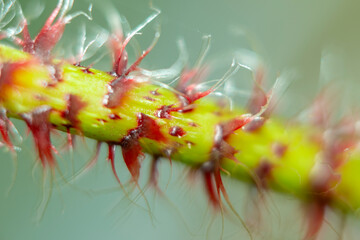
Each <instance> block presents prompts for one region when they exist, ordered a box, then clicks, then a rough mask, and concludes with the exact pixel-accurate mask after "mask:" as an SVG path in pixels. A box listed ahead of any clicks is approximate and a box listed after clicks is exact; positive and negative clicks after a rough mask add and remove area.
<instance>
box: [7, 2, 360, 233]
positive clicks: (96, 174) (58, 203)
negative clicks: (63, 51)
mask: <svg viewBox="0 0 360 240" xmlns="http://www.w3.org/2000/svg"><path fill="white" fill-rule="evenodd" d="M19 2H20V4H21V5H22V6H23V9H24V14H25V15H26V16H33V17H34V16H36V15H38V14H39V13H40V12H41V11H39V9H41V6H43V7H44V12H43V13H42V14H41V15H40V16H39V17H38V18H36V19H33V20H31V25H30V31H31V33H32V35H33V36H34V35H35V33H36V32H37V31H38V30H39V28H40V27H41V24H42V23H43V22H44V21H45V19H46V17H47V16H48V14H49V12H50V11H51V10H52V9H53V8H54V6H55V5H56V2H52V1H51V2H50V1H48V2H45V1H42V2H41V3H40V4H39V3H38V1H35V0H31V1H25V0H24V1H19ZM149 3H150V2H149V1H130V0H126V1H113V2H112V3H111V4H112V5H111V6H113V7H115V8H116V9H117V11H118V12H119V13H120V14H121V15H123V16H125V17H126V18H127V19H128V21H129V22H130V25H131V26H132V27H133V28H134V27H135V26H137V24H139V23H141V22H142V21H143V19H145V18H146V17H147V16H149V15H150V14H151V10H150V8H149V5H150V4H149ZM88 4H89V2H86V1H76V3H75V4H74V10H73V11H76V10H78V9H82V10H86V9H87V6H88ZM152 4H153V6H155V7H157V8H159V9H160V10H161V11H162V13H161V15H160V16H159V18H158V19H157V20H156V21H155V22H158V23H160V25H161V34H162V36H161V38H160V40H159V42H158V44H157V46H156V47H155V48H154V50H153V51H152V52H151V54H149V56H148V57H147V59H146V60H145V61H144V63H143V64H142V66H144V67H146V68H149V69H157V68H166V67H169V66H170V65H171V64H172V62H174V61H175V60H176V59H177V56H178V49H177V45H176V42H177V40H178V39H180V38H183V39H184V41H185V42H186V45H187V49H188V51H189V55H190V64H193V63H194V62H195V61H196V58H197V56H198V53H199V50H200V48H201V38H202V36H203V35H208V34H211V35H212V45H211V50H210V53H209V56H208V58H207V59H208V60H209V61H211V62H213V63H214V65H215V67H214V69H215V70H214V71H213V72H212V73H211V75H210V78H212V77H213V78H218V77H219V76H221V75H222V74H223V73H224V72H225V71H226V69H227V68H228V66H229V64H230V63H231V60H232V57H233V54H234V52H236V51H237V50H239V49H243V48H245V49H249V50H253V51H255V52H257V53H258V54H259V56H261V58H263V59H264V62H265V63H266V67H267V68H268V71H269V74H268V79H269V81H268V85H269V86H271V84H272V83H273V81H274V79H275V77H276V76H277V74H279V73H281V72H284V71H292V72H294V74H292V75H291V78H290V79H289V81H291V82H292V84H291V86H290V87H289V89H288V90H287V91H286V93H284V94H283V96H282V98H281V101H280V102H279V106H278V112H279V113H278V114H280V115H284V116H287V117H292V118H294V117H298V116H299V113H300V112H301V111H302V110H304V109H305V107H306V106H308V105H309V104H311V102H312V99H313V98H314V97H315V96H316V94H317V93H319V91H320V89H322V88H323V87H324V86H327V85H328V84H329V83H335V85H336V86H337V88H338V89H339V94H337V95H336V96H337V97H338V98H336V99H337V100H336V102H338V103H339V107H338V108H339V111H340V112H341V111H348V110H349V109H356V105H357V102H358V100H359V97H358V93H357V90H358V89H359V82H360V81H359V80H358V78H359V76H360V68H359V67H358V66H360V65H359V64H360V61H359V56H360V48H359V43H360V29H359V23H360V15H359V14H358V12H359V10H360V4H358V3H356V1H339V0H337V1H336V0H319V1H292V0H252V1H240V0H238V1H236V0H224V1H216V0H199V1H191V0H183V1H165V0H163V1H161V0H158V1H156V0H154V1H152ZM93 15H94V20H93V21H92V22H87V23H86V25H87V26H88V27H89V28H92V27H93V26H95V25H98V26H102V27H103V28H105V29H108V25H107V23H106V21H105V17H104V16H105V15H106V4H104V1H97V2H94V9H93ZM82 22H86V21H84V18H82V17H80V18H78V19H75V20H74V21H72V23H71V24H70V26H69V28H68V29H67V30H66V32H65V35H64V39H63V45H62V46H66V45H67V44H71V43H73V42H74V39H76V38H77V37H78V36H79V33H78V31H77V29H78V28H79V26H80V24H81V23H82ZM154 25H155V24H150V25H149V27H147V28H146V29H144V31H142V32H143V35H141V36H138V37H137V40H138V41H139V43H140V45H141V47H142V48H143V49H145V48H146V47H147V46H148V45H149V44H150V42H151V40H152V38H153V33H154ZM130 59H133V56H131V55H130ZM98 66H99V67H101V68H102V69H103V70H109V69H110V67H106V66H110V65H109V61H108V60H106V59H104V61H103V62H101V63H99V64H98ZM232 81H234V84H235V85H236V86H237V87H238V88H239V89H241V90H244V91H245V92H250V86H251V81H252V80H251V74H250V73H249V72H247V71H241V72H240V73H239V74H238V75H237V78H236V80H232ZM237 101H238V102H239V104H242V103H243V102H244V96H240V97H239V100H237ZM300 116H301V115H300ZM14 122H15V125H16V126H17V127H18V129H19V131H20V133H21V135H22V136H24V142H23V143H21V144H20V147H21V151H20V152H19V153H18V157H17V159H18V166H17V169H18V172H17V176H16V180H15V182H14V183H13V186H12V188H11V191H10V192H9V194H6V193H7V190H8V188H9V187H10V186H11V184H12V175H13V172H14V168H13V160H12V158H11V155H10V154H9V153H8V152H7V151H5V150H4V151H2V152H1V159H2V161H0V239H4V240H5V239H6V240H7V239H9V240H12V239H88V240H92V239H219V238H220V236H221V230H222V225H223V224H222V217H221V214H220V213H219V212H218V213H214V212H213V211H212V209H211V208H209V206H208V204H207V199H206V196H205V194H204V189H203V186H202V184H201V181H200V179H199V178H194V179H191V178H189V177H188V171H187V170H186V169H184V168H183V166H181V165H180V164H178V163H173V166H172V168H171V167H170V165H169V163H168V161H166V160H165V161H162V163H161V166H160V171H159V172H160V188H161V189H162V191H163V193H164V195H165V196H162V195H161V194H160V193H157V192H156V191H154V189H147V190H146V193H145V195H146V199H147V200H148V202H149V204H150V209H151V211H152V215H151V214H149V213H148V212H147V210H146V209H147V206H146V204H145V201H144V198H143V197H141V196H139V194H138V193H139V191H138V190H137V189H136V188H135V190H134V192H133V193H132V194H131V196H130V198H131V199H135V200H132V201H130V200H129V198H127V197H126V196H125V197H124V193H123V191H121V189H119V187H118V185H117V183H116V181H115V179H114V177H113V176H112V173H111V169H110V165H109V164H108V163H107V162H106V161H105V159H106V151H105V150H106V147H105V146H103V149H102V152H101V155H100V158H99V162H98V164H97V165H96V166H95V167H94V168H93V169H91V170H90V171H89V172H87V173H86V174H84V175H83V176H81V177H79V178H78V179H77V180H76V181H75V182H71V183H69V182H66V181H64V180H63V179H62V176H61V174H59V173H57V175H56V177H55V178H54V181H53V182H54V184H53V186H52V189H53V191H52V196H51V199H50V201H49V203H48V206H47V208H46V211H45V212H44V216H43V218H42V219H41V220H40V221H39V220H37V219H36V217H37V214H38V212H39V208H38V206H39V203H40V202H41V199H42V193H43V189H42V187H41V186H42V184H43V182H44V181H43V179H42V175H43V172H42V170H41V167H40V165H39V164H36V153H35V151H34V147H33V143H32V139H31V136H30V135H29V136H27V134H26V133H27V132H26V129H25V127H24V124H23V123H22V122H19V121H14ZM53 139H54V141H55V145H56V147H57V148H58V149H59V151H60V154H59V155H58V161H59V166H60V169H61V173H62V175H63V177H64V178H65V179H67V181H70V180H71V177H72V176H73V170H72V169H73V168H74V169H75V171H76V170H79V169H81V167H82V166H84V165H85V164H86V162H87V161H88V160H89V159H90V158H91V156H92V155H93V152H94V146H95V142H94V141H91V140H82V139H81V138H78V139H77V140H78V141H77V144H76V148H75V150H74V156H73V160H71V159H72V157H71V154H69V153H68V152H66V151H65V150H62V148H63V146H64V143H65V135H63V134H62V135H59V134H54V135H53ZM120 155H121V153H120V151H118V152H117V159H118V165H117V168H118V169H119V175H120V176H121V179H122V180H123V182H126V180H127V179H129V174H128V172H127V170H126V168H125V166H124V164H123V163H121V161H119V160H120V159H121V157H120ZM73 165H74V166H73ZM148 169H149V159H146V160H145V161H144V165H143V167H142V178H141V186H145V185H146V181H147V177H148V174H147V172H148ZM45 182H46V183H47V185H46V190H45V193H49V191H48V187H49V182H50V177H49V175H48V176H47V179H46V181H45ZM225 186H226V187H227V189H228V192H229V193H230V199H231V201H232V202H233V204H234V206H235V208H236V209H237V211H238V212H239V213H240V214H241V216H243V217H244V218H246V219H247V221H248V224H249V226H251V232H252V233H253V235H254V238H255V239H301V237H302V234H303V232H304V229H305V228H304V226H303V225H302V218H301V217H302V215H303V213H304V212H303V211H302V207H303V206H302V205H301V203H299V202H297V201H296V200H294V199H292V198H291V197H289V196H279V195H276V194H270V195H269V197H268V200H267V201H266V204H264V203H261V201H259V200H258V201H256V198H255V196H256V194H255V191H254V189H252V188H251V187H249V186H247V185H244V184H242V183H239V182H236V181H232V180H231V179H228V178H226V177H225ZM131 189H132V187H131V186H129V187H128V190H129V191H130V190H131ZM133 201H134V202H136V204H135V203H133ZM224 215H225V216H224V217H225V224H224V234H223V238H224V239H247V238H248V236H247V234H246V232H245V231H244V229H243V227H242V226H241V224H240V223H239V221H238V220H236V218H235V217H234V214H232V213H231V211H226V212H225V213H224ZM327 217H328V218H329V220H330V222H331V224H332V225H333V227H335V228H336V229H338V231H340V227H339V226H340V225H341V222H340V220H341V218H340V217H339V216H338V215H336V214H334V213H332V212H330V213H329V214H328V215H327ZM356 229H359V221H358V220H357V219H355V218H353V217H349V219H348V221H347V227H346V231H345V232H346V233H345V234H346V235H345V238H344V239H356V236H357V234H358V231H357V230H356ZM321 236H322V237H323V239H337V237H338V236H337V235H336V233H335V232H334V231H332V230H331V228H330V227H329V225H325V226H324V229H323V231H322V233H321Z"/></svg>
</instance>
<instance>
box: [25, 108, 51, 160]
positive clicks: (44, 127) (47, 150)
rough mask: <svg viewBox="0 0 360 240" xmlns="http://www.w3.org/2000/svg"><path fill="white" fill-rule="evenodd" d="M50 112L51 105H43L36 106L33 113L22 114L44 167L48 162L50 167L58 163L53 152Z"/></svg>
mask: <svg viewBox="0 0 360 240" xmlns="http://www.w3.org/2000/svg"><path fill="white" fill-rule="evenodd" d="M50 112H51V108H50V107H48V106H43V107H39V108H36V109H35V110H34V111H33V112H31V113H24V114H22V115H21V117H22V118H23V119H24V121H25V122H26V124H27V126H28V128H29V129H30V131H31V133H32V135H33V137H34V141H35V145H36V148H37V150H38V154H39V158H40V160H41V163H42V165H43V167H45V166H46V165H47V164H48V165H49V166H50V167H54V165H55V164H56V163H55V160H54V156H53V154H52V149H53V148H52V145H51V140H50V130H51V124H50V122H49V115H50Z"/></svg>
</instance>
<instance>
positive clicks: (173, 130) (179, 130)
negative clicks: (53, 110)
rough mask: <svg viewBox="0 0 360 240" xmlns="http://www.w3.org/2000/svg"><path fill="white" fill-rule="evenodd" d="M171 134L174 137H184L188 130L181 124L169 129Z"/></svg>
mask: <svg viewBox="0 0 360 240" xmlns="http://www.w3.org/2000/svg"><path fill="white" fill-rule="evenodd" d="M169 134H170V135H171V136H174V137H182V136H184V135H185V134H186V131H185V130H184V129H182V128H181V127H179V126H174V127H171V128H170V129H169Z"/></svg>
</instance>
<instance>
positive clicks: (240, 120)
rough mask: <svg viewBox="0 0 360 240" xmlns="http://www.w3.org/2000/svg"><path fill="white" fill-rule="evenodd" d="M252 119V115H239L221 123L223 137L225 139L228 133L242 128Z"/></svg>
mask: <svg viewBox="0 0 360 240" xmlns="http://www.w3.org/2000/svg"><path fill="white" fill-rule="evenodd" d="M252 120H253V117H252V116H240V117H237V118H234V119H232V120H230V121H228V122H226V123H224V124H221V127H222V136H223V138H224V139H225V138H226V137H228V136H229V135H230V134H232V133H234V131H236V130H238V129H240V128H242V127H243V126H245V125H246V124H248V123H250V122H251V121H252Z"/></svg>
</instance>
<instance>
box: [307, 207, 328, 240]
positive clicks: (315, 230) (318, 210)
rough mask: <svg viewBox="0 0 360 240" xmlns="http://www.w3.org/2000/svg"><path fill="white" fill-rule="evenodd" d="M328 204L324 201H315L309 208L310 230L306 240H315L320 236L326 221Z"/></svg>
mask: <svg viewBox="0 0 360 240" xmlns="http://www.w3.org/2000/svg"><path fill="white" fill-rule="evenodd" d="M325 207H326V204H325V203H324V202H322V201H314V202H312V203H310V204H309V205H308V206H307V210H306V213H307V217H306V219H307V221H308V224H307V225H308V229H307V232H306V235H305V237H304V240H309V239H315V238H316V236H317V235H318V234H319V231H320V229H321V226H322V224H323V221H324V216H325Z"/></svg>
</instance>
